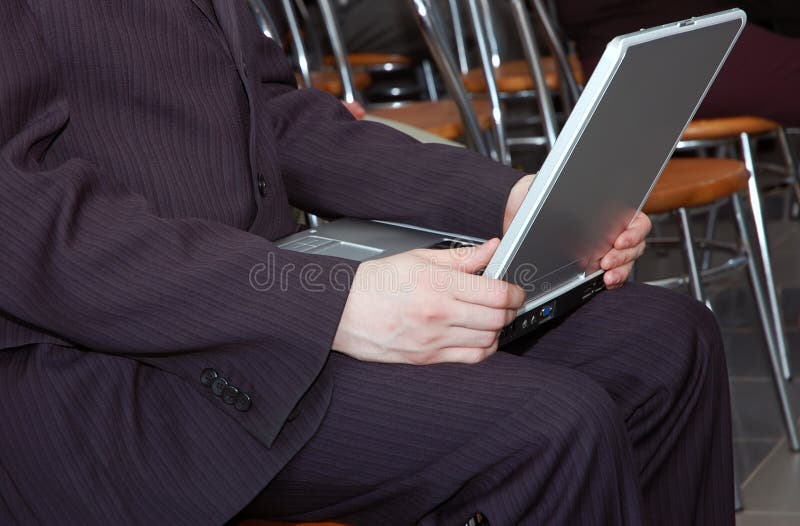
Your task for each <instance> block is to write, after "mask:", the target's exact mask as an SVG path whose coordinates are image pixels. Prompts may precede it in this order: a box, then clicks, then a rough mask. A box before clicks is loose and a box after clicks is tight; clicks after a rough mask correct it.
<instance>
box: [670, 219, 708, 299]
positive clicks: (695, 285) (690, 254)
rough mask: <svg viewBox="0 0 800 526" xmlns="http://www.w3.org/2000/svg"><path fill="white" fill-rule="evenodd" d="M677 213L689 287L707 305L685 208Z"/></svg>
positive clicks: (695, 296)
mask: <svg viewBox="0 0 800 526" xmlns="http://www.w3.org/2000/svg"><path fill="white" fill-rule="evenodd" d="M677 215H678V224H679V227H680V232H681V240H682V241H683V255H684V257H685V258H686V268H687V270H688V272H689V277H690V279H689V287H690V288H691V290H692V295H693V296H694V299H696V300H697V301H699V302H700V303H705V304H706V305H708V302H707V298H706V295H705V292H703V281H702V280H701V279H700V267H698V266H697V257H696V256H695V253H694V242H693V238H692V232H691V230H690V228H689V216H688V215H687V214H686V209H685V208H679V209H678V210H677Z"/></svg>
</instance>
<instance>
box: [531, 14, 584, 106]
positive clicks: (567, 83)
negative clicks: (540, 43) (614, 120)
mask: <svg viewBox="0 0 800 526" xmlns="http://www.w3.org/2000/svg"><path fill="white" fill-rule="evenodd" d="M530 3H531V6H532V7H533V12H534V13H535V14H536V17H537V18H538V20H539V23H540V24H541V25H542V27H543V28H544V34H545V37H546V39H547V42H548V44H549V47H550V51H551V52H552V53H553V56H555V58H556V61H557V62H558V69H559V77H560V78H561V85H562V87H563V88H565V90H566V95H567V96H566V97H565V101H564V102H565V104H566V105H567V107H568V108H570V109H571V108H572V107H573V106H575V103H576V102H577V101H578V97H579V96H580V93H581V90H580V87H579V86H578V81H577V80H576V79H575V75H574V74H573V71H572V66H571V65H570V63H569V59H568V58H567V53H566V51H565V50H564V46H563V45H562V44H561V37H560V36H559V34H558V31H557V29H556V25H555V23H554V21H553V19H552V18H551V15H550V13H549V12H548V10H547V9H546V8H545V6H544V4H543V3H542V0H530Z"/></svg>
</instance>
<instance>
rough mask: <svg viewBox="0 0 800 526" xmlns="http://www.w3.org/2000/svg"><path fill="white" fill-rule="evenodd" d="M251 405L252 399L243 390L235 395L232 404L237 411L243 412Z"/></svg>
mask: <svg viewBox="0 0 800 526" xmlns="http://www.w3.org/2000/svg"><path fill="white" fill-rule="evenodd" d="M251 405H253V399H252V398H250V395H249V394H247V393H245V392H239V394H238V395H236V402H235V403H234V406H233V407H235V408H236V409H238V410H239V411H242V412H245V411H247V410H249V409H250V406H251Z"/></svg>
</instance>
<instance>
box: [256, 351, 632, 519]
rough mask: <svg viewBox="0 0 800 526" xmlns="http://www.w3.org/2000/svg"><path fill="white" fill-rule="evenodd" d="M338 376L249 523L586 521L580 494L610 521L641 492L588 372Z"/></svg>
mask: <svg viewBox="0 0 800 526" xmlns="http://www.w3.org/2000/svg"><path fill="white" fill-rule="evenodd" d="M328 367H329V368H331V369H332V372H333V374H334V391H333V397H332V400H331V404H330V406H329V408H328V411H327V413H326V416H325V418H324V420H323V422H322V425H321V427H320V428H319V430H318V432H317V433H316V435H315V436H314V437H313V438H312V439H311V441H309V443H308V444H306V446H305V447H304V448H303V449H302V450H301V451H300V452H299V453H298V455H297V456H296V457H295V458H294V459H293V460H292V461H291V462H290V464H289V465H288V466H286V468H284V470H283V471H282V472H281V473H279V474H278V476H277V477H276V479H275V480H273V481H272V482H271V483H270V484H269V486H268V487H267V489H266V490H265V491H264V492H263V493H262V494H261V495H260V496H259V498H258V499H257V500H256V501H255V502H254V503H253V505H251V506H250V508H249V510H248V511H249V512H250V513H251V514H253V515H262V516H269V517H271V518H287V519H303V520H305V519H325V518H328V519H329V518H332V517H333V518H342V519H344V520H349V521H353V522H355V523H357V524H362V523H363V524H409V523H415V522H417V521H419V520H420V519H421V518H423V517H426V516H427V517H428V519H427V520H429V521H432V523H435V524H439V523H442V524H444V523H450V522H451V519H452V520H455V522H453V523H454V524H455V523H464V522H466V521H467V519H468V518H469V516H470V515H472V514H474V513H475V512H478V511H481V512H483V513H487V514H488V515H489V517H490V520H492V521H493V522H498V521H499V522H498V523H500V524H504V523H509V524H510V523H514V522H517V521H518V520H519V517H522V516H527V515H526V513H530V512H529V510H528V508H530V507H531V506H532V504H533V502H534V501H537V500H538V504H537V506H541V508H542V513H543V514H544V516H550V517H552V516H555V515H553V514H558V513H567V514H571V515H569V516H570V519H564V522H570V521H578V522H582V519H581V517H583V515H582V514H583V513H585V512H586V511H585V510H581V509H579V508H580V506H579V503H578V502H577V501H578V500H580V499H583V496H579V495H576V491H578V490H579V491H584V490H586V493H587V495H589V497H588V498H590V499H593V500H594V501H598V502H604V503H608V504H609V505H611V506H613V508H614V509H613V510H612V512H613V513H619V512H620V511H619V508H620V507H621V506H617V505H616V500H615V499H616V498H617V496H619V495H638V491H639V489H638V483H637V481H636V480H635V475H634V474H633V460H632V458H633V457H632V454H631V452H630V445H629V442H628V440H627V437H626V433H625V426H624V423H623V422H622V420H621V419H620V418H619V414H618V412H617V410H616V406H615V405H614V402H613V401H612V400H611V398H610V397H609V396H608V395H607V394H606V393H605V391H604V390H603V389H602V388H600V387H599V386H598V385H596V384H595V383H594V382H592V381H591V379H589V378H588V377H586V376H585V375H583V374H581V373H578V372H574V371H572V370H570V369H567V368H564V367H561V366H553V365H550V364H547V363H545V362H541V361H538V360H536V359H530V358H523V357H519V356H514V355H511V354H507V353H498V354H496V355H494V356H492V357H491V358H489V359H488V360H486V361H484V362H482V363H480V364H476V365H457V364H442V365H435V366H424V367H423V366H405V365H391V364H372V363H364V362H358V361H355V360H353V359H351V358H348V357H346V356H343V355H339V354H336V353H334V354H333V355H332V356H331V359H330V362H329V364H328ZM597 451H601V453H597ZM599 464H602V465H603V466H604V469H602V470H600V471H602V472H604V473H607V474H608V476H607V478H606V479H605V480H603V478H602V477H600V476H597V475H596V470H595V468H596V467H597V465H599ZM620 466H623V468H621V469H620ZM625 466H629V467H630V472H627V471H626V469H625ZM583 477H585V478H586V479H587V480H582V478H583ZM589 479H590V480H589ZM515 481H518V482H520V484H522V485H523V486H524V487H522V488H518V487H517V485H516V482H515ZM590 486H591V487H590ZM498 488H504V489H503V490H502V491H498V490H497V489H498ZM506 488H507V489H506ZM606 490H608V494H606V493H605V491H606ZM493 491H494V493H492V492H493ZM517 491H519V494H518V495H516V496H515V495H514V493H515V492H517ZM570 499H575V500H576V503H572V502H569V500H570ZM500 500H501V501H502V502H499V501H500ZM630 502H633V504H632V506H633V509H632V510H628V511H626V513H629V514H632V515H636V514H637V513H638V502H635V500H630V501H629V504H630ZM445 503H447V505H446V506H442V505H443V504H445ZM622 507H624V506H622ZM549 508H552V510H551V509H549ZM560 508H563V509H560ZM592 513H594V514H595V516H600V517H602V516H603V515H602V510H598V509H595V510H592ZM504 514H507V515H508V516H507V517H504V516H503V515H504ZM512 517H513V518H512ZM609 520H610V521H612V522H613V521H615V520H617V517H616V516H615V517H610V518H609ZM583 523H586V522H583Z"/></svg>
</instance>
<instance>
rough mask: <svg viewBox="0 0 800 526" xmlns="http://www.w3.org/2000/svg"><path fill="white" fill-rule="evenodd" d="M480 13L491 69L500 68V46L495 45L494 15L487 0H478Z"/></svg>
mask: <svg viewBox="0 0 800 526" xmlns="http://www.w3.org/2000/svg"><path fill="white" fill-rule="evenodd" d="M480 9H481V10H480V12H481V14H482V15H483V25H484V28H485V30H486V43H487V44H488V48H489V57H490V58H491V64H492V67H493V68H499V67H500V46H499V45H498V43H497V28H496V27H495V20H494V13H493V12H492V6H491V2H490V1H489V0H480Z"/></svg>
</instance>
